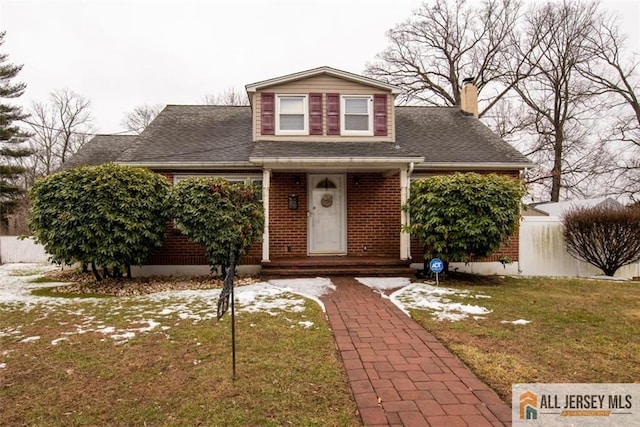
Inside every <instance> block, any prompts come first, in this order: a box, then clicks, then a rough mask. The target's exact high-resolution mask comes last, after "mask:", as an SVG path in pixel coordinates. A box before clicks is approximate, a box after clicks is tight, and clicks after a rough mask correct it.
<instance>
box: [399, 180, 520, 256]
mask: <svg viewBox="0 0 640 427" xmlns="http://www.w3.org/2000/svg"><path fill="white" fill-rule="evenodd" d="M524 192H525V190H524V186H523V185H522V184H521V183H520V182H519V181H518V180H516V179H514V178H511V177H509V176H505V175H496V174H489V175H480V174H477V173H456V174H452V175H442V176H434V177H429V178H424V179H419V180H416V181H414V182H413V183H412V185H411V195H410V197H409V200H408V202H407V205H406V206H405V209H406V210H408V212H409V215H410V218H411V223H410V225H409V226H408V227H407V228H406V231H408V232H410V233H411V235H412V236H414V237H417V238H418V239H419V240H420V242H421V243H422V244H423V245H424V246H425V260H426V259H430V258H433V257H438V258H441V259H442V260H443V261H444V262H445V266H446V267H445V268H448V263H449V262H451V261H463V262H468V261H469V260H471V259H472V258H474V257H479V258H481V257H487V256H489V255H491V254H493V253H494V252H495V251H497V250H498V248H499V247H500V245H501V244H502V243H503V242H504V241H505V240H506V239H507V238H508V237H509V236H510V235H511V234H512V233H514V232H515V231H516V229H517V227H518V221H519V219H520V203H521V202H520V199H521V198H522V196H523V195H524Z"/></svg>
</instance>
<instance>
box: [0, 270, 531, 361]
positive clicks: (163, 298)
mask: <svg viewBox="0 0 640 427" xmlns="http://www.w3.org/2000/svg"><path fill="white" fill-rule="evenodd" d="M55 268H57V267H55V266H52V265H43V264H7V265H2V266H0V308H2V309H5V308H6V309H10V310H20V311H23V312H29V311H32V310H34V309H35V308H39V309H42V314H41V315H40V317H41V318H44V317H47V316H49V315H51V314H52V313H55V312H60V313H63V314H66V315H69V316H72V318H73V317H75V318H76V319H75V320H73V321H69V322H60V323H59V325H60V326H61V332H60V333H59V336H58V337H51V341H50V343H51V345H59V344H60V343H61V342H63V341H71V340H72V338H73V337H74V336H79V335H83V334H87V333H96V334H101V335H103V336H104V339H105V340H107V339H108V340H112V341H113V342H114V344H115V345H122V344H125V343H127V342H128V341H129V340H130V339H132V338H134V337H136V336H137V335H141V334H145V333H150V332H152V331H162V332H161V333H162V334H163V335H165V336H166V337H167V339H170V335H169V332H164V331H170V330H171V328H174V327H177V326H179V324H180V323H181V322H192V323H194V324H196V323H198V322H202V321H207V320H215V319H216V317H217V302H218V297H219V295H220V289H206V290H180V291H166V292H159V293H155V294H149V295H142V296H132V297H120V298H118V299H113V300H109V304H104V306H105V307H107V312H106V313H104V314H103V315H101V316H99V318H96V316H93V315H89V313H91V312H92V308H93V306H95V305H100V304H103V303H104V301H105V300H104V299H100V298H80V297H79V298H56V297H44V296H35V295H32V294H31V292H32V291H33V290H34V289H40V288H47V287H54V286H60V283H30V281H31V280H33V279H36V278H38V277H40V276H41V275H42V274H44V273H45V272H46V271H48V270H51V269H55ZM356 280H358V281H359V282H360V283H362V284H364V285H365V286H368V287H370V288H372V289H374V290H375V291H376V292H378V293H379V294H380V295H381V296H382V297H383V298H390V300H391V301H392V302H393V303H394V304H396V305H397V306H398V307H399V308H400V309H401V310H402V311H404V312H405V313H407V314H408V311H409V309H412V308H415V309H427V310H432V311H433V312H434V317H435V318H437V319H440V320H445V319H447V320H461V319H464V318H467V317H468V316H473V318H483V316H485V315H486V314H488V313H489V312H490V311H489V310H488V309H486V308H484V307H481V306H478V305H473V304H463V303H460V302H453V301H451V300H450V299H449V297H453V296H456V297H457V298H458V299H459V298H468V299H479V298H489V296H487V295H483V294H480V293H472V292H469V291H465V290H458V289H449V288H445V287H436V286H432V285H429V284H421V283H411V281H410V280H409V279H407V278H400V277H384V278H378V277H360V278H357V279H356ZM398 288H399V290H397V291H395V292H393V293H392V294H391V296H390V297H389V296H387V295H386V294H385V291H389V290H392V289H398ZM335 289H336V286H335V285H334V284H333V283H332V282H331V280H329V279H326V278H305V279H286V280H271V281H268V282H261V283H256V284H253V285H246V286H238V287H236V288H235V289H234V297H235V298H234V299H235V309H236V313H237V314H238V315H242V313H255V312H264V313H268V314H270V315H272V316H283V318H284V319H285V320H287V321H288V322H290V323H291V327H292V328H294V327H299V328H304V329H309V328H313V327H314V323H313V322H311V321H305V320H303V321H299V319H298V320H297V321H295V320H293V319H289V318H288V317H287V316H286V313H303V312H304V310H305V304H306V300H307V299H310V300H313V301H315V302H316V303H317V304H319V305H320V307H321V308H322V310H323V311H324V310H325V307H324V304H323V303H322V301H321V300H320V297H321V296H323V295H326V294H328V293H330V292H333V291H334V290H335ZM387 293H388V292H387ZM48 308H50V309H52V310H47V309H48ZM53 309H55V310H56V311H54V310H53ZM302 316H303V317H304V314H303V315H302ZM110 318H124V319H125V321H126V322H127V323H126V324H124V325H120V326H118V327H116V326H113V325H110V324H109V323H110V321H109V320H108V319H110ZM176 319H177V320H176ZM521 320H522V319H521ZM516 324H518V323H516ZM23 326H24V325H12V326H10V327H6V328H4V329H0V337H10V338H12V339H15V340H17V341H20V342H23V343H29V342H33V341H37V340H39V339H40V337H36V336H27V335H25V334H24V332H23V331H22V327H23ZM250 326H251V327H255V324H251V325H250ZM2 355H3V356H4V355H5V354H4V353H2ZM0 360H1V359H0Z"/></svg>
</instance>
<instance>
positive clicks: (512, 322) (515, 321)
mask: <svg viewBox="0 0 640 427" xmlns="http://www.w3.org/2000/svg"><path fill="white" fill-rule="evenodd" d="M500 323H511V324H512V325H528V324H529V323H531V320H525V319H518V320H501V321H500Z"/></svg>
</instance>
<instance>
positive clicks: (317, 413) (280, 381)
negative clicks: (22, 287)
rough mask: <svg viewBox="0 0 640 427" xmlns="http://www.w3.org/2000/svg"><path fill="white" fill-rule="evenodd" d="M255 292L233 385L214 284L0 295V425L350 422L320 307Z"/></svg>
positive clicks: (351, 407) (226, 328) (349, 405)
mask: <svg viewBox="0 0 640 427" xmlns="http://www.w3.org/2000/svg"><path fill="white" fill-rule="evenodd" d="M24 276H26V275H23V274H21V273H17V274H14V275H13V278H11V277H10V278H9V279H11V280H14V283H15V281H17V280H23V279H24V278H25V277H24ZM6 279H7V278H4V280H5V281H6ZM37 282H38V281H35V283H34V282H32V283H34V284H33V285H31V286H43V285H42V284H36V283H37ZM10 286H11V283H9V284H7V285H5V287H4V288H3V289H4V290H7V292H9V291H8V290H9V289H10ZM0 290H2V289H0ZM260 292H261V291H260V290H257V291H255V292H253V295H254V296H253V298H254V300H253V301H254V302H255V301H258V302H259V304H258V306H259V309H258V310H255V311H253V312H252V311H246V310H245V311H242V312H240V313H238V316H237V344H238V347H237V357H238V358H237V379H236V380H235V381H233V380H232V378H231V372H232V371H231V346H230V317H229V315H226V316H225V317H224V318H223V319H222V320H221V321H219V322H218V321H217V320H216V319H215V303H216V298H217V295H218V293H219V289H214V290H200V291H177V292H169V293H160V294H153V295H148V296H136V297H124V298H121V297H106V298H99V299H97V298H82V299H78V298H52V297H50V296H42V297H28V296H23V297H20V298H22V299H21V300H20V301H12V302H10V303H3V302H2V301H0V312H1V313H2V315H1V316H0V402H1V405H0V406H1V408H2V410H1V411H0V425H7V426H8V425H30V426H74V425H77V426H80V425H122V426H129V425H138V426H143V425H146V426H159V425H174V426H186V425H194V426H195V425H208V426H209V425H210V426H213V425H229V426H246V425H255V426H258V425H260V426H262V425H273V426H280V425H296V426H304V425H322V426H324V425H340V426H343V425H344V426H349V425H358V417H357V411H356V406H355V403H354V402H353V399H352V397H351V394H350V389H349V384H348V382H347V379H346V375H345V373H344V369H343V366H342V363H341V361H340V359H339V356H338V355H337V354H336V350H335V344H334V341H333V337H332V334H331V331H330V330H329V328H328V324H327V322H326V320H325V316H324V313H323V312H322V311H321V309H320V307H319V306H318V305H317V304H316V303H315V302H312V301H310V300H303V299H301V298H300V297H299V296H297V295H294V294H286V293H282V292H280V293H276V292H271V293H269V294H267V293H265V292H264V291H262V294H260ZM1 293H2V292H0V294H1ZM45 294H46V293H45ZM16 298H17V297H16ZM17 299H19V298H17ZM5 301H6V300H5ZM251 304H252V306H253V307H256V305H255V304H254V303H251ZM238 308H239V309H241V308H242V305H241V304H240V305H239V307H238ZM244 308H245V309H246V308H249V306H248V304H244Z"/></svg>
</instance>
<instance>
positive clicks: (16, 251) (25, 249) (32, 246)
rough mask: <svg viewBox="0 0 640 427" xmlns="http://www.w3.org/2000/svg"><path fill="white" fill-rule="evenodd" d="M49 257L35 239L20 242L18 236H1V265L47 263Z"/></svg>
mask: <svg viewBox="0 0 640 427" xmlns="http://www.w3.org/2000/svg"><path fill="white" fill-rule="evenodd" d="M48 260H49V255H48V254H47V253H46V252H45V251H44V247H42V245H39V244H37V243H35V242H34V241H33V239H24V240H20V239H19V238H18V237H17V236H0V263H1V264H8V263H11V262H47V261H48Z"/></svg>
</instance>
